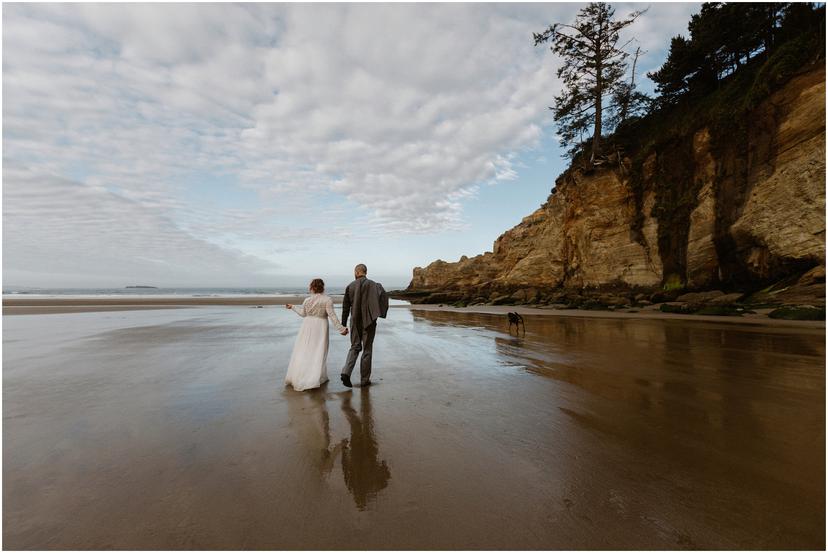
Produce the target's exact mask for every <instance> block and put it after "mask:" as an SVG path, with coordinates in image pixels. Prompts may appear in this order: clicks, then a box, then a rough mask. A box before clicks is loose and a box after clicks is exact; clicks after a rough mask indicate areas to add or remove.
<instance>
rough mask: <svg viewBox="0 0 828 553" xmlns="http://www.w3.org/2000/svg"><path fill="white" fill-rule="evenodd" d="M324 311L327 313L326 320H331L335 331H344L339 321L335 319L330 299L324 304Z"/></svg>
mask: <svg viewBox="0 0 828 553" xmlns="http://www.w3.org/2000/svg"><path fill="white" fill-rule="evenodd" d="M325 311H327V313H328V319H330V320H331V322H332V323H333V325H334V327H335V328H336V330H337V331H339V332H342V331H343V330H345V327H344V326H342V324H341V323H340V322H339V319H337V318H336V312H335V311H334V308H333V300H331V298H328V301H326V302H325Z"/></svg>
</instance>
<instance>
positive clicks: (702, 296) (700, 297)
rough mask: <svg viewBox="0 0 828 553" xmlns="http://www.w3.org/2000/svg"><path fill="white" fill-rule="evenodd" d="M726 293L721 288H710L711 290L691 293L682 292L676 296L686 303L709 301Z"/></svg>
mask: <svg viewBox="0 0 828 553" xmlns="http://www.w3.org/2000/svg"><path fill="white" fill-rule="evenodd" d="M724 295H725V293H724V292H722V291H721V290H710V291H709V292H690V293H689V294H682V295H681V296H679V297H677V298H676V301H681V302H685V303H708V302H710V301H711V300H713V299H715V298H718V297H720V296H724Z"/></svg>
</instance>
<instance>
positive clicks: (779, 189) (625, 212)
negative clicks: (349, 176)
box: [408, 68, 825, 301]
mask: <svg viewBox="0 0 828 553" xmlns="http://www.w3.org/2000/svg"><path fill="white" fill-rule="evenodd" d="M824 105H825V71H824V68H822V69H817V70H813V71H810V72H808V73H805V74H802V75H799V76H798V77H796V78H794V79H792V80H791V81H790V82H788V83H787V84H786V85H785V86H784V87H783V88H782V89H780V90H779V91H777V92H776V93H774V94H772V95H771V96H770V97H768V98H767V99H766V100H765V101H764V102H763V103H762V104H760V105H759V107H758V108H757V109H756V110H754V112H753V114H752V116H751V118H750V120H749V121H748V122H747V125H748V135H747V141H746V144H745V143H744V141H742V142H739V141H734V143H733V144H730V143H729V142H728V141H727V140H724V141H723V140H722V139H721V137H720V138H719V140H718V144H714V140H713V139H712V138H711V132H710V130H709V129H707V128H699V129H697V130H696V131H695V133H694V134H693V135H692V136H689V137H686V139H685V140H683V141H680V142H676V143H673V144H667V145H662V146H661V147H659V148H656V149H655V151H654V152H652V153H651V154H650V155H649V156H648V157H647V158H646V159H645V160H644V162H643V163H642V164H641V166H640V169H639V170H638V171H635V170H632V167H631V162H630V160H624V161H623V162H622V163H621V164H618V165H616V166H615V167H613V168H607V169H598V170H595V171H593V172H591V173H589V174H585V173H583V172H581V171H577V170H570V171H568V172H567V173H565V174H564V175H562V176H561V177H560V178H559V179H558V181H557V182H556V187H555V189H554V190H553V193H552V194H551V195H550V197H549V199H548V200H547V202H546V203H545V204H544V205H542V206H541V207H540V208H539V209H538V210H537V211H535V212H534V213H532V214H531V215H529V216H528V217H526V218H524V219H523V221H522V222H521V223H520V224H519V225H517V226H516V227H514V228H512V229H510V230H508V231H507V232H505V233H504V234H503V235H501V236H500V237H499V238H498V239H497V240H496V241H495V243H494V247H493V250H492V252H486V253H485V254H482V255H478V256H476V257H472V258H466V257H465V256H464V257H463V258H461V259H460V261H458V262H455V263H447V262H444V261H435V262H434V263H432V264H430V265H429V266H428V267H425V268H419V267H418V268H415V269H414V275H413V279H412V280H411V284H410V285H409V288H408V291H409V292H420V293H421V295H422V296H425V295H426V293H429V292H430V293H437V295H436V296H432V298H431V299H432V300H436V301H451V300H454V299H461V298H462V299H465V300H469V301H474V300H475V299H477V300H483V299H491V298H492V297H496V296H498V295H500V296H503V295H504V294H514V293H515V292H516V291H517V294H515V296H514V297H515V298H516V299H525V300H530V299H533V298H537V297H538V296H539V295H543V294H550V293H552V292H553V291H555V290H583V289H598V290H601V289H609V288H613V289H618V288H624V289H628V290H629V289H632V290H656V289H660V288H661V287H663V286H665V285H666V286H667V287H668V288H669V287H672V286H677V287H686V288H688V289H691V290H692V289H696V290H698V289H706V288H712V287H721V288H731V289H748V288H751V287H754V288H755V287H758V286H760V285H762V284H764V283H767V282H769V281H771V280H772V279H779V278H784V277H786V276H789V275H791V274H795V273H797V272H799V273H802V272H804V271H806V270H808V269H810V268H812V267H814V266H817V265H824V263H825V109H824Z"/></svg>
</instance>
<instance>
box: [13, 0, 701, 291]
mask: <svg viewBox="0 0 828 553" xmlns="http://www.w3.org/2000/svg"><path fill="white" fill-rule="evenodd" d="M580 7H582V5H581V4H421V5H407V4H351V5H348V4H338V5H330V4H327V5H303V4H249V5H244V4H242V5H238V4H237V5H230V4H211V5H198V4H189V5H186V4H184V5H182V4H111V5H100V4H82V5H73V4H59V5H53V4H5V5H4V6H3V279H4V286H7V287H8V286H50V287H59V286H66V287H79V286H81V287H83V286H90V287H98V286H114V287H121V286H124V285H128V284H150V285H156V286H268V285H269V286H279V285H294V284H296V283H298V282H304V281H305V280H306V279H307V278H308V277H313V276H321V277H323V278H326V279H327V280H329V281H330V282H331V283H337V282H342V281H344V280H345V279H346V278H347V275H348V274H349V273H350V270H351V268H352V267H353V265H354V264H355V263H358V262H365V263H367V265H368V267H369V272H370V273H371V275H372V276H375V277H377V278H379V279H383V280H384V281H385V282H386V284H388V285H390V286H395V285H401V284H406V283H407V282H408V280H409V279H410V275H411V269H412V267H414V266H422V265H426V264H428V263H429V262H431V261H433V260H434V259H437V258H442V259H445V260H451V261H453V260H456V259H457V258H459V257H460V256H461V255H463V254H467V255H474V254H477V253H481V252H483V251H485V250H488V249H491V244H492V242H493V241H494V239H495V238H497V236H498V235H499V234H500V233H502V232H503V231H504V230H506V229H508V228H509V227H511V226H513V225H514V224H516V223H518V222H519V221H520V219H521V218H522V217H523V216H525V215H527V214H529V213H530V212H531V211H533V210H534V209H536V208H537V207H538V206H539V205H540V204H541V203H542V202H543V201H544V200H545V199H546V197H547V195H548V194H549V191H550V189H551V187H552V185H553V183H554V179H555V177H556V176H557V175H558V174H559V173H560V172H561V171H562V170H563V169H564V167H565V164H564V160H563V159H561V157H560V154H561V152H560V150H559V149H558V146H557V143H556V139H555V135H554V132H555V131H554V126H553V125H552V121H551V119H550V112H549V111H548V110H547V106H548V105H550V104H551V103H552V97H553V96H554V94H555V93H556V91H557V90H558V83H557V82H556V78H555V68H556V66H557V63H558V60H557V59H556V58H555V56H554V54H552V52H550V51H549V50H548V49H547V48H541V47H537V48H536V47H534V46H533V43H532V32H533V31H541V30H543V29H544V28H545V27H546V26H547V25H549V24H550V23H552V22H554V21H564V22H568V21H570V20H571V19H572V18H573V17H574V14H575V13H576V12H577V10H578V9H579V8H580ZM615 7H616V12H617V14H618V15H625V14H626V13H628V12H629V11H632V10H634V9H643V8H644V7H646V4H616V6H615ZM697 10H698V4H667V3H658V4H653V5H652V6H651V7H650V10H649V12H647V13H646V14H645V15H644V16H642V17H641V18H640V19H639V21H638V22H637V23H636V24H635V25H634V26H633V27H632V28H631V29H630V32H631V34H634V35H635V37H636V38H637V39H638V41H639V42H640V44H641V46H642V48H643V49H645V50H647V52H648V53H647V55H646V56H645V58H644V60H643V61H642V62H641V64H640V78H641V80H642V81H646V79H645V78H643V74H644V73H646V72H647V71H650V70H652V69H654V68H656V67H658V66H659V65H660V64H661V63H662V62H663V60H664V57H665V47H666V46H667V44H668V42H669V39H670V37H671V36H673V35H675V34H680V33H683V32H685V30H686V26H687V21H688V20H689V16H690V14H691V13H693V12H695V11H697ZM644 85H645V86H650V85H649V83H647V82H644Z"/></svg>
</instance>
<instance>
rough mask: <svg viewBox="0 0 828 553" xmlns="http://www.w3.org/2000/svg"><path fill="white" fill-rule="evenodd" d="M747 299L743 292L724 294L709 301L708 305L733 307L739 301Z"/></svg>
mask: <svg viewBox="0 0 828 553" xmlns="http://www.w3.org/2000/svg"><path fill="white" fill-rule="evenodd" d="M743 297H745V295H744V294H742V293H741V292H734V293H732V294H724V295H721V296H716V297H715V298H713V299H711V300H708V302H707V305H732V304H734V303H736V302H737V301H739V300H741V299H742V298H743Z"/></svg>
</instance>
